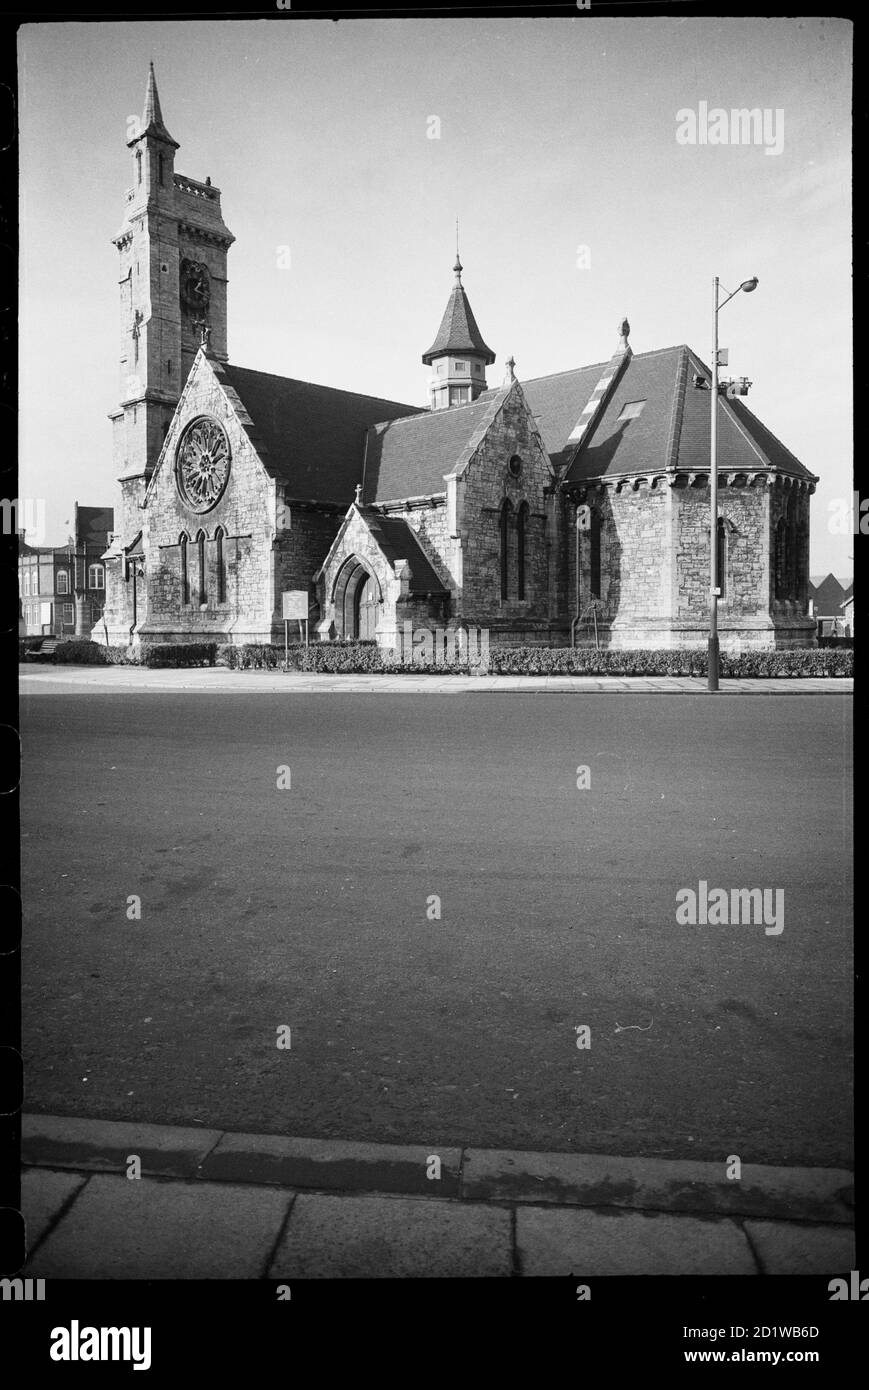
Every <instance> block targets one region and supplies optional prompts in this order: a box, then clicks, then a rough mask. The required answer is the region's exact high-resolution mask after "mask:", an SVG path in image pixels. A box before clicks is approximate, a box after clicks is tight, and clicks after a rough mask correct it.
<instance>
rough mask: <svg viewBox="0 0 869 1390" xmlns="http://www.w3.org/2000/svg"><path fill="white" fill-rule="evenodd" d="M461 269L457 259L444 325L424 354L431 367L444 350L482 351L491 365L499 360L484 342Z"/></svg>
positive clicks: (443, 319)
mask: <svg viewBox="0 0 869 1390" xmlns="http://www.w3.org/2000/svg"><path fill="white" fill-rule="evenodd" d="M461 269H462V267H461V265H460V264H459V262H458V261H456V283H455V284H454V285H453V289H452V293H451V295H450V297H449V299H448V300H447V307H446V309H445V310H444V316H443V318H442V319H441V326H440V328H439V329H438V333H437V337H436V338H435V340H434V342H433V343H432V345H431V347H430V348H429V350H428V352H424V353H423V355H422V360H423V362H425V364H426V366H430V365H431V363H432V361H433V359H434V358H435V357H438V356H440V355H441V353H444V352H475V353H479V354H481V355H482V356H483V357H484V359H485V361H486V362H487V363H489V364H490V365H491V363H492V362H494V360H495V354H494V352H493V351H492V349H491V348H490V347H487V346H486V344H485V343H484V342H483V335H482V333H481V332H480V330H479V328H478V327H477V320H476V319H475V318H474V311H473V310H472V308H471V303H470V300H469V299H468V296H467V294H466V293H465V288H464V286H463V284H462V281H461V278H460V276H461Z"/></svg>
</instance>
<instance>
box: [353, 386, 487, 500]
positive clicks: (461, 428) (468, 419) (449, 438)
mask: <svg viewBox="0 0 869 1390" xmlns="http://www.w3.org/2000/svg"><path fill="white" fill-rule="evenodd" d="M497 395H498V392H497V391H485V392H483V394H482V395H481V396H478V397H477V399H476V400H475V401H473V402H472V403H471V404H470V405H457V406H453V407H451V409H449V410H431V411H425V412H424V413H423V414H422V415H416V416H411V417H410V418H407V419H403V420H392V421H388V422H386V423H384V424H376V425H374V427H373V428H372V429H371V431H370V432H369V435H368V453H367V456H366V460H365V479H364V484H363V490H362V497H363V500H364V501H365V502H394V501H397V500H399V499H400V498H402V497H425V496H426V495H427V494H429V493H442V492H445V491H446V483H445V482H444V475H445V474H446V473H450V472H452V470H453V468H454V467H455V465H456V464H457V463H458V461H459V459H460V458H461V456H462V454H463V452H464V450H465V449H466V447H467V445H468V444H469V442H470V440H471V438H472V436H473V435H474V434H475V432H476V431H477V430H478V429H479V427H480V425H481V424H482V422H483V419H484V418H485V415H486V412H487V410H489V409H490V408H491V406H492V402H493V401H494V400H495V398H496V396H497Z"/></svg>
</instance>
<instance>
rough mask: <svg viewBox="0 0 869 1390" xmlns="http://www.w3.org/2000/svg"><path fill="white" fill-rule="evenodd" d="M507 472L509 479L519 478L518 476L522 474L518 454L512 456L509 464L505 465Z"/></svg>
mask: <svg viewBox="0 0 869 1390" xmlns="http://www.w3.org/2000/svg"><path fill="white" fill-rule="evenodd" d="M507 470H508V472H509V474H510V477H511V478H518V477H519V474H520V473H521V472H522V460H521V459H520V457H519V455H518V454H514V455H513V457H512V458H511V460H510V462H509V463H508V464H507Z"/></svg>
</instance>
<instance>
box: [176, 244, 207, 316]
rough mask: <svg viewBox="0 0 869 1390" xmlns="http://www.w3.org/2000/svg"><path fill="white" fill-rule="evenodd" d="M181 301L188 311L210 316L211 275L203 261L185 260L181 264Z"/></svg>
mask: <svg viewBox="0 0 869 1390" xmlns="http://www.w3.org/2000/svg"><path fill="white" fill-rule="evenodd" d="M179 280H180V282H181V303H182V305H183V306H184V308H185V309H186V310H187V312H188V313H190V314H194V315H197V316H198V317H200V318H203V319H204V318H207V317H208V307H209V304H210V302H211V277H210V275H209V274H208V267H207V266H205V265H203V264H202V262H201V261H191V260H186V259H185V260H183V261H182V262H181V266H180V273H179Z"/></svg>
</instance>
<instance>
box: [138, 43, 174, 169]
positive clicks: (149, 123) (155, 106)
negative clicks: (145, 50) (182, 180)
mask: <svg viewBox="0 0 869 1390" xmlns="http://www.w3.org/2000/svg"><path fill="white" fill-rule="evenodd" d="M140 135H155V136H157V138H158V139H160V140H165V141H167V143H168V144H170V145H174V146H175V148H176V150H177V149H180V146H179V144H178V141H177V140H173V139H172V136H171V135H170V134H169V132H168V130H167V129H166V126H165V124H164V121H163V112H162V111H161V110H160V94H159V92H158V91H157V79H156V77H155V76H154V63H153V60H152V61H151V62H150V63H149V64H148V82H147V85H146V87H145V107H144V110H143V111H142V128H141V131H140Z"/></svg>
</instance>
